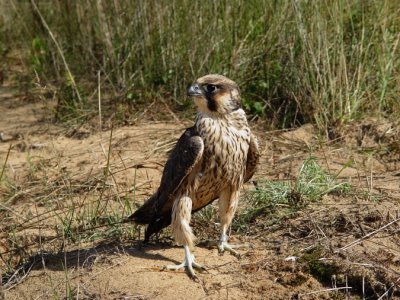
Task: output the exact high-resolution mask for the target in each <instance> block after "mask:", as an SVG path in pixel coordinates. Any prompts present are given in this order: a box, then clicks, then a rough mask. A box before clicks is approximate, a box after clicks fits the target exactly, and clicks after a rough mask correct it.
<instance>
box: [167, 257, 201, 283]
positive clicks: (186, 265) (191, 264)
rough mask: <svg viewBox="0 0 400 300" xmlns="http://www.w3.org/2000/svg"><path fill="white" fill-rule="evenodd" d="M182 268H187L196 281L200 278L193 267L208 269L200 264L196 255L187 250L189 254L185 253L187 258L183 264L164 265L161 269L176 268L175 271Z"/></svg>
mask: <svg viewBox="0 0 400 300" xmlns="http://www.w3.org/2000/svg"><path fill="white" fill-rule="evenodd" d="M185 250H186V249H185ZM182 268H186V269H187V272H188V274H189V276H190V278H191V279H193V280H194V281H196V282H198V280H199V279H198V277H197V275H196V273H195V272H194V269H193V268H196V269H199V270H202V271H205V270H206V269H205V268H204V267H203V266H202V265H200V264H198V263H197V262H196V261H195V259H194V255H192V254H190V252H187V255H185V260H184V261H183V262H182V263H181V264H178V265H169V266H164V267H163V268H162V269H161V270H162V271H163V270H174V271H176V270H179V269H182Z"/></svg>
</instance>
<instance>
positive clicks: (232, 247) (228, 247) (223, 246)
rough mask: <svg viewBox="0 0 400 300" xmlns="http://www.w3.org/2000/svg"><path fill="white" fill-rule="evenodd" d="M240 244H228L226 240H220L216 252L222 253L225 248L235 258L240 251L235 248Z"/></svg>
mask: <svg viewBox="0 0 400 300" xmlns="http://www.w3.org/2000/svg"><path fill="white" fill-rule="evenodd" d="M240 247H241V245H236V246H235V245H230V244H228V243H227V242H224V241H221V242H219V243H218V252H219V254H220V255H223V254H224V252H225V250H227V251H229V253H230V254H232V255H233V256H235V257H236V258H240V253H239V252H237V251H236V250H235V248H240Z"/></svg>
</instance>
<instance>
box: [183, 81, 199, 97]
mask: <svg viewBox="0 0 400 300" xmlns="http://www.w3.org/2000/svg"><path fill="white" fill-rule="evenodd" d="M187 93H188V95H189V96H202V95H203V92H202V90H201V88H200V87H199V85H198V84H197V83H196V84H193V85H191V86H190V87H189V88H188V91H187Z"/></svg>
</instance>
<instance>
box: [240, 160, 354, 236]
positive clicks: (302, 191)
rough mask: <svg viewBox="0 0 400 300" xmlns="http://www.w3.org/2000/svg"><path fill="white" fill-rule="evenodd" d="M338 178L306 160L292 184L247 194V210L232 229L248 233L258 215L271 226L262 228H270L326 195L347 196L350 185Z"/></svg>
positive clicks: (266, 185)
mask: <svg viewBox="0 0 400 300" xmlns="http://www.w3.org/2000/svg"><path fill="white" fill-rule="evenodd" d="M341 171H342V170H341ZM341 171H340V172H341ZM340 172H339V173H340ZM339 173H338V174H339ZM338 174H337V175H338ZM337 175H335V176H332V175H330V174H328V173H327V172H326V171H325V170H324V169H322V167H321V166H320V165H319V164H318V163H317V161H316V159H315V158H314V157H309V158H308V159H306V160H305V161H304V162H303V164H302V166H301V167H300V170H299V175H298V177H297V178H296V180H295V181H294V182H293V183H287V182H274V181H265V182H263V183H260V184H258V185H257V188H256V189H255V190H254V191H251V192H250V193H248V194H247V195H246V196H245V199H244V202H245V203H246V205H245V207H246V208H245V210H244V211H243V212H241V213H239V214H238V217H237V218H236V219H235V220H234V223H233V228H234V229H235V230H244V229H247V228H248V226H249V225H250V224H251V223H252V222H253V221H254V220H255V219H256V218H257V217H258V216H261V215H268V218H267V219H268V220H269V221H268V222H269V223H270V224H265V225H272V224H274V223H275V222H277V221H280V220H281V219H282V218H286V217H289V216H290V215H293V214H295V213H296V211H297V210H298V209H299V208H301V207H304V206H305V205H307V203H308V202H315V201H320V200H321V199H322V197H323V196H324V195H326V194H328V193H332V192H339V193H347V192H349V189H350V186H349V184H348V183H346V182H338V181H337V180H336V178H337Z"/></svg>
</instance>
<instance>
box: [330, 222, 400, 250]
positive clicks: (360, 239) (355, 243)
mask: <svg viewBox="0 0 400 300" xmlns="http://www.w3.org/2000/svg"><path fill="white" fill-rule="evenodd" d="M399 221H400V218H397V219H396V220H393V221H392V222H390V223H387V224H386V225H384V226H382V227H380V228H378V229H376V230H374V231H372V232H370V233H368V234H366V235H364V236H363V237H361V238H359V239H357V240H355V241H352V242H351V243H349V244H347V245H346V246H344V247H342V248H340V249H337V250H336V251H335V253H338V252H340V251H343V250H347V249H349V248H351V247H353V246H355V245H358V244H359V243H361V242H362V241H364V240H366V239H368V238H370V237H371V236H373V235H375V234H377V233H378V232H380V231H382V230H384V229H386V228H387V227H389V226H391V225H393V224H395V223H397V222H399Z"/></svg>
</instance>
